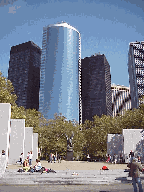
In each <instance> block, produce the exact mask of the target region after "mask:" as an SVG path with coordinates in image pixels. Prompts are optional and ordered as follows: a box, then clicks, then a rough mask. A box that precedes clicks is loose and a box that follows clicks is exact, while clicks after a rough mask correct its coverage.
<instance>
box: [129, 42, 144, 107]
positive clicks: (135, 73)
mask: <svg viewBox="0 0 144 192" xmlns="http://www.w3.org/2000/svg"><path fill="white" fill-rule="evenodd" d="M128 70H129V83H130V95H131V105H132V108H138V106H139V104H141V100H140V98H141V97H142V96H143V95H144V41H142V42H131V43H130V44H129V55H128ZM142 102H143V101H142Z"/></svg>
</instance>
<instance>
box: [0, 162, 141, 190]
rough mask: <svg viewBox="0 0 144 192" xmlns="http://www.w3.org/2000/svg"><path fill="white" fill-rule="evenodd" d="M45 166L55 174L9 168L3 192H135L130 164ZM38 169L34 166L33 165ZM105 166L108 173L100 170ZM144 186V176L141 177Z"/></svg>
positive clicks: (1, 183) (2, 181)
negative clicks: (21, 171) (128, 169)
mask: <svg viewBox="0 0 144 192" xmlns="http://www.w3.org/2000/svg"><path fill="white" fill-rule="evenodd" d="M41 163H42V166H45V167H46V168H51V169H54V170H55V171H56V173H52V172H50V173H43V174H40V173H36V172H34V173H29V172H23V173H19V172H17V170H18V169H19V168H20V167H21V166H20V165H9V166H8V168H7V169H6V172H5V173H4V175H3V177H2V178H0V192H1V191H3V192H5V191H15V192H17V191H21V192H22V191H101V192H102V191H117V192H118V191H129V190H130V191H133V186H132V184H131V178H130V177H128V172H125V169H127V164H116V165H114V164H109V163H105V162H88V163H87V162H85V161H72V162H71V161H70V162H68V161H62V162H61V163H58V162H56V163H48V162H47V161H41ZM32 164H33V165H35V162H33V163H32ZM104 165H106V166H107V167H108V168H109V170H100V169H101V168H102V166H104ZM141 178H142V183H143V185H144V174H143V173H141Z"/></svg>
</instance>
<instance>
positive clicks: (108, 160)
mask: <svg viewBox="0 0 144 192" xmlns="http://www.w3.org/2000/svg"><path fill="white" fill-rule="evenodd" d="M106 162H110V155H109V154H108V158H107V160H106Z"/></svg>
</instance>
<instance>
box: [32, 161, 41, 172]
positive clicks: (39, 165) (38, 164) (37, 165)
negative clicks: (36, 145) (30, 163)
mask: <svg viewBox="0 0 144 192" xmlns="http://www.w3.org/2000/svg"><path fill="white" fill-rule="evenodd" d="M41 168H42V165H41V162H40V160H39V159H36V165H35V166H34V169H35V170H36V171H39V170H40V169H41Z"/></svg>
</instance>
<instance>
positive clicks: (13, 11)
mask: <svg viewBox="0 0 144 192" xmlns="http://www.w3.org/2000/svg"><path fill="white" fill-rule="evenodd" d="M20 7H21V6H17V7H16V5H15V6H12V7H9V12H8V13H13V14H14V13H16V9H19V8H20Z"/></svg>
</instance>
